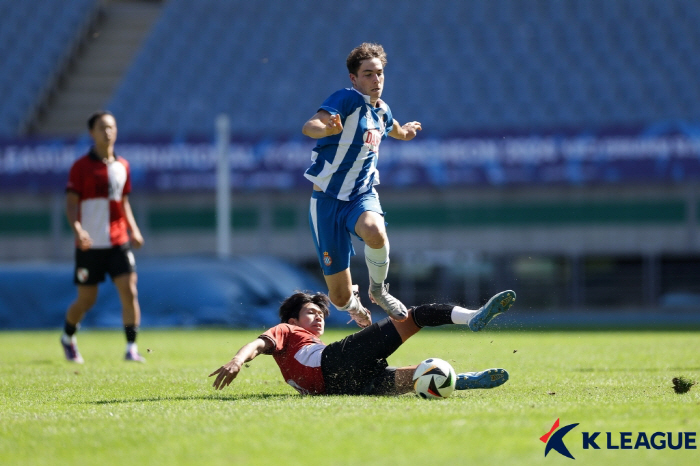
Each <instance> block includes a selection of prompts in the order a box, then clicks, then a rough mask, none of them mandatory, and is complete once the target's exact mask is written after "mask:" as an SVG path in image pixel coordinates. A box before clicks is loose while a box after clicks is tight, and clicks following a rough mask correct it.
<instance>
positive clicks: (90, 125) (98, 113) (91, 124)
mask: <svg viewBox="0 0 700 466" xmlns="http://www.w3.org/2000/svg"><path fill="white" fill-rule="evenodd" d="M105 115H109V116H111V117H114V115H112V112H110V111H108V110H98V111H96V112H95V113H93V114H92V115H90V118H88V121H87V125H88V130H90V131H92V128H94V127H95V122H96V121H97V119H98V118H102V117H103V116H105Z"/></svg>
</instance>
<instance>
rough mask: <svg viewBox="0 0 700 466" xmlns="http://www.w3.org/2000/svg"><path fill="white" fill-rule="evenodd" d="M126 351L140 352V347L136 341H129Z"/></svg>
mask: <svg viewBox="0 0 700 466" xmlns="http://www.w3.org/2000/svg"><path fill="white" fill-rule="evenodd" d="M126 352H127V353H134V354H136V353H138V352H139V347H138V346H137V345H136V343H135V342H134V343H127V344H126Z"/></svg>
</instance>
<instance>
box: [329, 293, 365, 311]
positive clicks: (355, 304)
mask: <svg viewBox="0 0 700 466" xmlns="http://www.w3.org/2000/svg"><path fill="white" fill-rule="evenodd" d="M333 305H334V306H335V307H336V308H337V309H338V310H339V311H349V310H350V309H353V310H354V309H358V308H359V307H360V306H362V304H361V303H360V300H359V299H357V296H355V293H350V301H348V302H347V303H346V304H345V306H342V307H339V306H338V305H337V304H335V303H333Z"/></svg>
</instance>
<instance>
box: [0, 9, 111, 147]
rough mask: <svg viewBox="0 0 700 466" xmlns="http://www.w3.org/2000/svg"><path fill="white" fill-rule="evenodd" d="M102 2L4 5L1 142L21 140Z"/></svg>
mask: <svg viewBox="0 0 700 466" xmlns="http://www.w3.org/2000/svg"><path fill="white" fill-rule="evenodd" d="M98 3H99V0H71V1H70V2H64V1H62V0H41V1H39V2H18V1H15V0H0V18H2V27H0V69H2V73H0V102H2V104H0V137H4V138H10V137H16V136H19V135H22V133H23V132H24V131H25V128H26V125H27V123H28V120H29V119H30V118H32V117H33V114H34V111H35V110H36V107H37V105H39V104H40V103H41V101H42V99H43V98H44V96H45V94H46V93H47V92H48V91H49V90H50V88H51V87H52V86H53V85H54V84H55V80H56V78H57V77H58V75H59V73H60V71H61V70H62V69H63V67H64V66H65V65H66V61H67V59H69V58H70V56H71V55H72V51H73V50H74V48H75V47H76V46H77V45H78V44H79V42H80V40H81V39H82V37H83V36H84V34H85V30H86V28H87V27H88V25H89V24H90V21H91V20H92V18H94V15H95V14H96V13H97V6H98Z"/></svg>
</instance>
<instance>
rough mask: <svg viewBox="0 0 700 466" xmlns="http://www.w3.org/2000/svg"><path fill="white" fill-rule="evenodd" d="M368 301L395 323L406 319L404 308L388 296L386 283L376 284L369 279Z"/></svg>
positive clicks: (399, 302)
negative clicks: (382, 310)
mask: <svg viewBox="0 0 700 466" xmlns="http://www.w3.org/2000/svg"><path fill="white" fill-rule="evenodd" d="M369 299H370V301H372V302H373V303H374V304H377V305H378V306H379V307H381V308H382V309H384V311H385V312H386V313H387V314H389V317H391V318H392V319H394V320H396V321H399V322H403V321H404V320H406V319H407V318H408V310H407V309H406V306H404V305H403V303H402V302H401V301H399V300H398V299H396V298H394V297H393V296H392V295H390V294H389V284H388V283H376V282H375V281H374V280H372V277H369Z"/></svg>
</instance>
